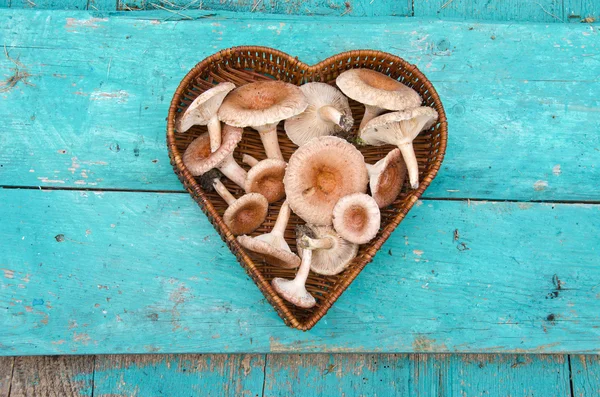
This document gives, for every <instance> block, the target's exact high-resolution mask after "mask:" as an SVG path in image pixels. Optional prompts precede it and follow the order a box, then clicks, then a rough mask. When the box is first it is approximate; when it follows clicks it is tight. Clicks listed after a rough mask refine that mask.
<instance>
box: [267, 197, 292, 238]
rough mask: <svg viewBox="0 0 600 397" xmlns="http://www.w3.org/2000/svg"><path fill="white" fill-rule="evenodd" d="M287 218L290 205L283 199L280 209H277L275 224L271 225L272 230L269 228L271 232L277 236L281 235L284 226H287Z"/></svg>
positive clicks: (288, 217) (288, 218)
mask: <svg viewBox="0 0 600 397" xmlns="http://www.w3.org/2000/svg"><path fill="white" fill-rule="evenodd" d="M289 220H290V206H289V204H288V203H287V201H284V202H283V204H282V205H281V209H280V210H279V214H278V215H277V220H276V221H275V226H273V230H271V234H276V235H278V236H281V237H283V233H285V228H286V227H287V224H288V221H289Z"/></svg>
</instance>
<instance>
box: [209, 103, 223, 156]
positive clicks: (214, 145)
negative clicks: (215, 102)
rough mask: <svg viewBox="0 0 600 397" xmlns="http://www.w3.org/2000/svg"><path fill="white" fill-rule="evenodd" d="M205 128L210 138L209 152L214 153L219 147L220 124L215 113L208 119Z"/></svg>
mask: <svg viewBox="0 0 600 397" xmlns="http://www.w3.org/2000/svg"><path fill="white" fill-rule="evenodd" d="M206 127H207V128H208V135H209V136H210V151H211V153H214V152H216V151H217V149H218V148H219V147H220V146H221V122H220V121H219V118H218V117H217V114H216V113H215V115H214V116H212V117H211V118H210V120H209V121H208V124H206Z"/></svg>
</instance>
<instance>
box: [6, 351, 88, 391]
mask: <svg viewBox="0 0 600 397" xmlns="http://www.w3.org/2000/svg"><path fill="white" fill-rule="evenodd" d="M14 365H15V368H14V374H13V377H12V385H11V391H10V397H22V396H32V397H37V396H45V397H46V396H47V397H81V396H92V386H93V373H94V356H71V357H67V356H53V357H49V356H45V357H34V356H32V357H15V364H14Z"/></svg>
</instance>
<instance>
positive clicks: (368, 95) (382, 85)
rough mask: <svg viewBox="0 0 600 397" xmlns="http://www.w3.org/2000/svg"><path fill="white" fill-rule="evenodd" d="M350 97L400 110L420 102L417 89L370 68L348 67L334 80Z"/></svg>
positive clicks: (366, 103) (384, 107)
mask: <svg viewBox="0 0 600 397" xmlns="http://www.w3.org/2000/svg"><path fill="white" fill-rule="evenodd" d="M335 82H336V84H337V86H338V87H340V90H342V92H343V93H344V94H346V95H347V96H349V97H350V98H352V99H354V100H355V101H358V102H360V103H364V104H365V105H370V106H375V107H378V108H381V109H388V110H402V109H408V108H414V107H416V106H419V105H420V104H421V101H422V100H421V96H420V95H419V94H418V93H417V91H415V90H413V89H412V88H410V87H408V86H406V85H404V84H402V83H401V82H399V81H398V80H394V79H393V78H391V77H389V76H386V75H385V74H383V73H379V72H376V71H374V70H370V69H350V70H347V71H345V72H344V73H342V74H340V75H339V76H338V77H337V79H336V80H335Z"/></svg>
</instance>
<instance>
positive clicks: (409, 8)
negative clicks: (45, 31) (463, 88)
mask: <svg viewBox="0 0 600 397" xmlns="http://www.w3.org/2000/svg"><path fill="white" fill-rule="evenodd" d="M0 7H5V8H9V7H11V8H27V9H40V10H41V9H65V10H106V11H116V10H120V11H140V10H157V9H160V10H162V9H166V10H172V11H175V12H176V13H179V14H184V15H185V13H186V12H187V11H189V10H192V11H193V10H207V11H236V12H246V13H252V14H255V13H256V14H260V13H268V14H287V15H304V16H340V17H356V16H358V17H373V16H403V17H404V16H417V17H438V18H458V19H472V20H494V21H527V22H581V21H582V20H585V21H587V22H593V20H592V19H590V18H594V19H595V20H597V19H598V16H600V4H599V3H598V2H597V1H596V0H539V1H529V0H508V1H507V0H414V1H408V0H377V1H374V0H283V1H282V0H202V1H201V0H89V1H88V0H0ZM180 16H181V15H180ZM586 18H588V19H587V20H586Z"/></svg>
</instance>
